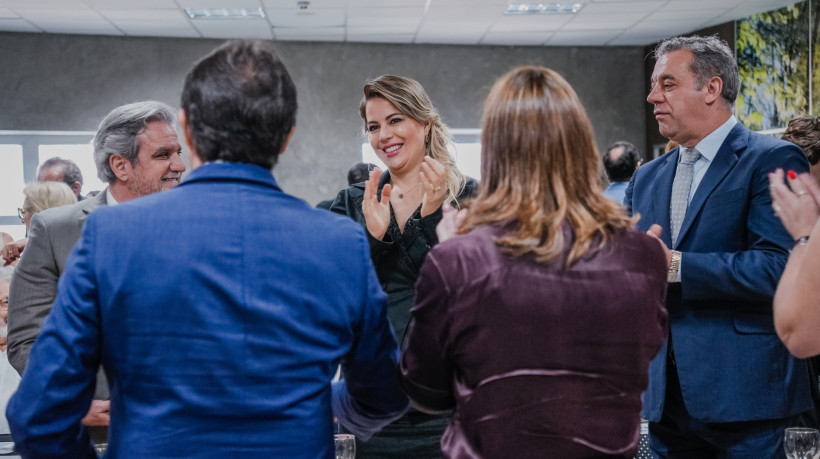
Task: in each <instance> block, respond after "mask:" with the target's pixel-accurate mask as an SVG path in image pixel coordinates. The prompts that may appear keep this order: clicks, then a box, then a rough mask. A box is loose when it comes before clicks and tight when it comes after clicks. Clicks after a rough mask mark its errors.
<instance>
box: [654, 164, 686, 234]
mask: <svg viewBox="0 0 820 459" xmlns="http://www.w3.org/2000/svg"><path fill="white" fill-rule="evenodd" d="M679 154H680V149H679V148H675V149H674V150H672V151H671V152H670V154H669V156H667V157H666V159H665V161H664V163H663V164H661V166H660V167H659V168H658V172H657V173H656V175H655V180H654V181H653V183H655V184H656V185H657V188H655V189H654V190H653V191H651V193H653V194H654V195H655V199H654V200H653V201H654V204H655V205H654V208H653V212H654V213H655V215H653V216H652V217H654V219H653V221H654V222H655V223H657V224H659V225H661V226H662V227H663V232H662V233H661V240H662V241H663V242H664V243H665V244H666V246H667V247H670V246H671V245H672V235H671V234H670V232H669V203H670V201H671V199H672V181H673V180H675V169H677V166H678V155H679Z"/></svg>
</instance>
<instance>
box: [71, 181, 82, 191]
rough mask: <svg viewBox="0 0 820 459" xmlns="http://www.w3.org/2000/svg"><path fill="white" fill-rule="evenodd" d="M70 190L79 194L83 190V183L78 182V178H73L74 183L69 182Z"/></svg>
mask: <svg viewBox="0 0 820 459" xmlns="http://www.w3.org/2000/svg"><path fill="white" fill-rule="evenodd" d="M71 191H73V192H74V194H76V195H79V194H80V193H81V192H82V191H83V184H82V183H80V181H79V180H75V181H74V183H72V184H71Z"/></svg>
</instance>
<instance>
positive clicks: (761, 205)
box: [624, 123, 811, 422]
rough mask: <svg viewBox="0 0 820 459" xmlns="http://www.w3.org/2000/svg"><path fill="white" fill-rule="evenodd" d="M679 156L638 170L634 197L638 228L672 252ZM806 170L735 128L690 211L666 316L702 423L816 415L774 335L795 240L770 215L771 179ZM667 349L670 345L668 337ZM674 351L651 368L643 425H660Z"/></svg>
mask: <svg viewBox="0 0 820 459" xmlns="http://www.w3.org/2000/svg"><path fill="white" fill-rule="evenodd" d="M677 162H678V149H677V148H676V149H673V150H671V151H670V152H668V153H666V154H665V155H663V156H661V157H660V158H658V159H656V160H654V161H651V162H649V163H647V164H646V165H644V166H641V167H640V168H638V170H637V171H636V172H635V174H634V175H633V177H632V181H631V182H630V183H629V186H628V187H627V191H626V197H625V198H624V204H625V206H626V208H627V211H629V212H631V213H633V214H636V215H640V222H639V223H638V226H639V227H640V228H641V229H642V230H644V231H645V230H647V229H649V227H650V226H651V225H652V224H655V223H656V224H659V225H661V226H662V227H663V234H662V238H661V239H662V240H663V242H664V243H666V245H667V246H671V241H670V234H669V201H670V197H671V193H672V181H673V180H674V177H675V170H676V168H677ZM778 167H779V168H783V169H784V170H788V169H792V170H794V171H795V172H803V171H807V170H808V161H807V160H806V157H805V155H804V154H803V152H802V151H801V150H800V149H799V148H798V147H796V146H795V145H793V144H791V143H788V142H784V141H781V140H778V139H775V138H772V137H768V136H764V135H760V134H756V133H754V132H752V131H750V130H749V129H746V128H745V127H743V126H742V125H741V124H740V123H738V124H736V125H735V126H734V128H732V130H731V131H730V132H729V135H728V137H727V138H726V140H725V141H724V142H723V144H722V145H721V147H720V149H719V150H718V152H717V155H716V156H715V158H714V161H713V162H712V163H711V164H710V165H709V168H708V169H707V171H706V174H705V175H704V177H703V180H702V181H701V182H700V185H699V186H698V188H697V191H696V192H695V194H694V196H693V198H692V201H691V202H690V203H689V207H688V209H687V211H686V216H685V218H684V221H683V224H682V226H681V230H680V234H679V236H678V242H677V244H676V246H675V247H674V249H675V250H678V251H680V252H681V254H682V255H681V282H680V284H670V285H669V289H668V291H667V301H666V305H667V310H668V312H669V327H670V336H671V340H672V347H673V349H674V354H675V362H676V364H677V371H678V376H679V379H680V384H681V392H682V394H683V400H684V403H685V405H686V409H687V411H688V412H689V414H690V415H691V416H693V417H694V418H695V419H698V420H700V421H703V422H734V421H750V420H761V419H777V418H784V417H787V416H791V415H794V414H797V413H800V412H803V411H806V410H808V409H810V408H811V400H810V397H809V386H808V375H807V367H806V363H805V361H804V360H799V359H796V358H794V357H792V356H791V355H790V354H789V352H788V350H787V349H786V348H785V347H784V346H783V344H782V343H781V342H780V340H779V339H778V337H777V335H776V333H775V330H774V320H773V316H772V299H773V297H774V292H775V289H776V288H777V283H778V281H779V279H780V276H781V274H782V272H783V268H784V267H785V264H786V261H787V259H788V256H789V249H790V248H791V247H792V243H793V241H792V238H791V236H790V235H789V233H788V232H787V231H786V230H785V228H784V227H783V225H782V224H781V223H780V220H779V219H778V218H777V217H776V216H775V215H774V212H773V211H772V207H771V206H772V200H771V195H770V194H769V188H768V185H769V181H768V177H767V175H768V173H769V172H772V171H774V170H775V169H776V168H778ZM667 343H668V339H667ZM666 358H667V352H666V345H664V348H663V349H662V350H661V352H660V353H659V354H658V356H657V357H656V358H655V359H654V360H653V361H652V364H651V365H650V369H649V371H650V374H649V387H648V389H647V391H646V392H645V393H644V409H643V413H642V415H643V417H645V418H646V419H649V420H650V421H653V422H657V421H659V420H660V418H661V413H662V411H663V403H664V395H665V390H666Z"/></svg>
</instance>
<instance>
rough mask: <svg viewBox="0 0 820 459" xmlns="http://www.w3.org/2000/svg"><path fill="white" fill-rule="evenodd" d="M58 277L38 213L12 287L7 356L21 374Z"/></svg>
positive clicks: (49, 307)
mask: <svg viewBox="0 0 820 459" xmlns="http://www.w3.org/2000/svg"><path fill="white" fill-rule="evenodd" d="M59 277H60V270H59V267H58V266H57V261H56V259H55V257H54V252H53V249H52V243H51V239H50V235H49V232H48V227H47V226H46V225H45V224H44V223H43V220H42V218H41V217H40V215H38V214H35V215H34V216H33V217H32V219H31V228H30V230H29V239H28V243H27V244H26V248H25V249H24V250H23V254H22V257H21V258H20V262H19V263H18V264H17V267H16V268H15V269H14V273H13V274H12V280H11V287H10V289H9V315H8V325H9V329H8V356H9V362H10V363H11V365H12V366H13V367H14V369H16V370H17V371H18V372H19V373H20V374H23V370H25V369H26V363H27V362H28V358H29V353H30V352H31V346H32V345H33V344H34V340H35V339H36V338H37V335H38V334H39V333H40V327H41V326H42V324H43V321H44V320H45V318H46V317H47V316H48V313H49V312H50V311H51V303H52V302H53V301H54V298H55V297H56V296H57V280H58V279H59Z"/></svg>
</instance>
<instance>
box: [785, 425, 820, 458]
mask: <svg viewBox="0 0 820 459" xmlns="http://www.w3.org/2000/svg"><path fill="white" fill-rule="evenodd" d="M783 448H784V449H785V450H786V457H787V458H788V459H812V458H814V455H815V454H817V453H818V451H820V431H818V430H817V429H809V428H804V427H790V428H788V429H786V434H785V437H784V440H783Z"/></svg>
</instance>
